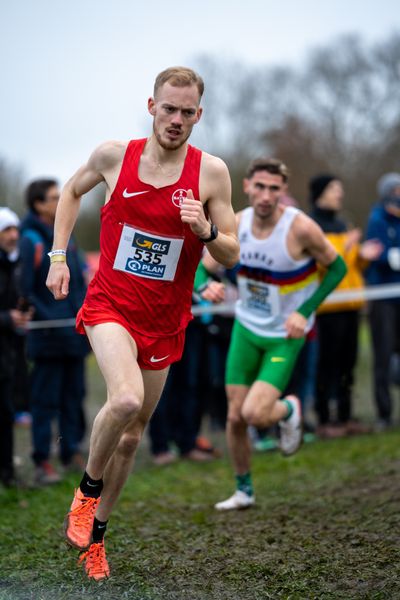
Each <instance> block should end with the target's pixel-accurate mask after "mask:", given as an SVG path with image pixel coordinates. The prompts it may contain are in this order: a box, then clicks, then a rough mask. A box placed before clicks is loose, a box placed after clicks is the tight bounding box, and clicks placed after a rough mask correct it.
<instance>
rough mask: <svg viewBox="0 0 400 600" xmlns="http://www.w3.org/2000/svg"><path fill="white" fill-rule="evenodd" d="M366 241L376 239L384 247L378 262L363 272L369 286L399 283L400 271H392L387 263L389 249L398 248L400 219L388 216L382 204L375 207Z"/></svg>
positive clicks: (375, 261) (399, 244) (399, 243)
mask: <svg viewBox="0 0 400 600" xmlns="http://www.w3.org/2000/svg"><path fill="white" fill-rule="evenodd" d="M366 239H369V240H371V239H377V240H379V241H380V242H381V243H382V244H383V246H384V250H383V252H382V254H381V255H380V257H379V258H378V260H374V261H372V262H371V263H370V265H369V267H368V269H367V270H366V272H365V277H366V280H367V282H368V283H369V285H379V284H381V283H382V284H383V283H400V271H395V270H393V269H392V268H391V267H390V265H389V263H388V251H389V249H390V248H393V247H397V248H400V219H399V218H398V217H395V216H393V215H391V214H389V213H388V212H387V211H386V210H385V208H384V206H383V205H382V204H377V205H375V206H374V207H373V208H372V211H371V213H370V216H369V220H368V225H367V234H366ZM396 301H397V300H396Z"/></svg>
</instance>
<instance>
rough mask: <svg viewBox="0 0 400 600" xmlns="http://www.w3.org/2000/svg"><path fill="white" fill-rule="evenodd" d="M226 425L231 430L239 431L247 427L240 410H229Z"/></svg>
mask: <svg viewBox="0 0 400 600" xmlns="http://www.w3.org/2000/svg"><path fill="white" fill-rule="evenodd" d="M227 425H228V427H230V428H231V429H241V428H243V427H247V423H246V422H245V421H244V419H243V417H242V415H241V411H240V410H234V411H233V410H230V411H229V413H228V417H227Z"/></svg>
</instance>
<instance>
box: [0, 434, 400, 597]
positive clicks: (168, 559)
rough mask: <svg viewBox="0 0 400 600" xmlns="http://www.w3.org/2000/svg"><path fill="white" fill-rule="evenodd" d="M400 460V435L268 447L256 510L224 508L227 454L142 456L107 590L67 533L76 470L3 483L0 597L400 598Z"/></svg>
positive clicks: (123, 510) (115, 541) (257, 472)
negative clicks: (172, 460)
mask: <svg viewBox="0 0 400 600" xmlns="http://www.w3.org/2000/svg"><path fill="white" fill-rule="evenodd" d="M398 467H399V463H398V432H390V433H385V434H379V435H368V436H362V437H358V438H347V439H341V440H335V441H329V442H315V443H313V444H307V445H306V446H305V447H304V448H303V450H302V451H301V452H300V453H299V454H298V455H296V456H295V457H292V458H290V459H283V458H281V457H280V456H279V454H278V453H269V454H264V455H257V456H255V457H254V469H253V471H254V479H255V482H256V493H257V500H258V502H257V507H255V508H254V509H250V510H248V511H242V512H235V513H233V514H232V513H229V514H219V513H216V512H215V511H214V510H213V507H212V505H213V503H214V502H215V501H217V500H220V499H222V498H224V497H226V495H227V494H228V493H230V492H231V490H232V477H231V474H230V468H229V465H228V463H227V461H226V460H225V459H224V460H220V461H215V462H214V463H212V464H208V465H193V464H191V463H187V462H183V461H182V462H180V463H179V464H176V465H171V466H170V467H166V468H156V467H149V466H148V465H146V464H145V463H144V464H143V466H141V467H139V469H138V471H137V472H136V474H135V476H133V477H131V478H130V480H129V482H128V484H127V486H126V488H125V490H124V492H123V495H122V497H121V500H120V502H119V505H118V508H117V510H116V511H115V514H114V515H113V518H112V520H111V521H110V527H109V534H108V537H107V550H108V554H109V558H110V563H111V568H112V577H111V578H110V579H109V580H108V581H105V582H103V583H100V584H95V583H91V582H88V581H87V580H86V579H85V578H84V576H83V574H82V571H81V570H80V569H79V568H78V567H77V566H76V559H77V553H76V552H75V551H73V550H68V549H67V548H66V546H65V544H64V542H63V540H62V534H61V523H62V520H63V515H64V512H65V510H66V508H67V507H68V505H69V503H70V500H71V491H72V488H73V486H74V485H75V484H76V481H75V478H74V477H73V476H70V477H69V478H68V479H67V480H65V481H64V482H63V483H62V484H59V485H57V486H54V487H52V488H47V489H40V490H25V491H17V492H16V491H7V492H6V491H3V492H2V494H1V497H0V500H1V505H2V510H1V516H0V532H1V537H2V543H1V550H0V564H1V580H0V599H1V600H28V599H29V600H42V599H43V600H53V599H54V600H61V599H63V600H64V599H65V600H75V599H76V600H78V599H79V600H80V599H81V598H86V599H88V600H89V599H93V600H94V599H103V598H104V599H106V598H107V599H114V598H115V599H120V598H121V599H122V598H129V599H132V600H136V599H151V600H169V599H171V600H172V599H174V600H175V599H179V600H209V599H218V600H219V599H221V600H224V599H226V600H228V599H230V600H231V599H235V600H256V599H260V600H261V599H278V598H285V599H307V600H311V599H314V598H315V599H316V598H318V599H319V598H321V599H322V598H343V599H345V600H349V599H351V598H371V599H372V598H373V599H383V598H387V599H391V600H392V599H395V598H400V592H399V590H400V567H399V565H400V551H399V541H400V537H399V531H400V518H399V511H398V498H399V493H400V484H399V480H398Z"/></svg>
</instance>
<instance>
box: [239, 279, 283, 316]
mask: <svg viewBox="0 0 400 600" xmlns="http://www.w3.org/2000/svg"><path fill="white" fill-rule="evenodd" d="M238 288H239V299H240V300H241V303H242V306H243V308H244V309H247V310H249V311H251V312H253V313H257V314H258V315H259V316H262V317H272V318H275V317H277V316H278V315H279V314H280V297H279V288H278V286H276V285H271V284H267V283H264V282H262V281H255V280H252V279H247V278H245V277H239V278H238Z"/></svg>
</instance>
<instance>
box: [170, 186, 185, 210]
mask: <svg viewBox="0 0 400 600" xmlns="http://www.w3.org/2000/svg"><path fill="white" fill-rule="evenodd" d="M186 198H187V190H183V189H179V190H175V191H174V193H173V194H172V198H171V199H172V204H174V205H175V206H176V207H177V208H180V207H181V204H182V202H183V201H184V200H185V199H186Z"/></svg>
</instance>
